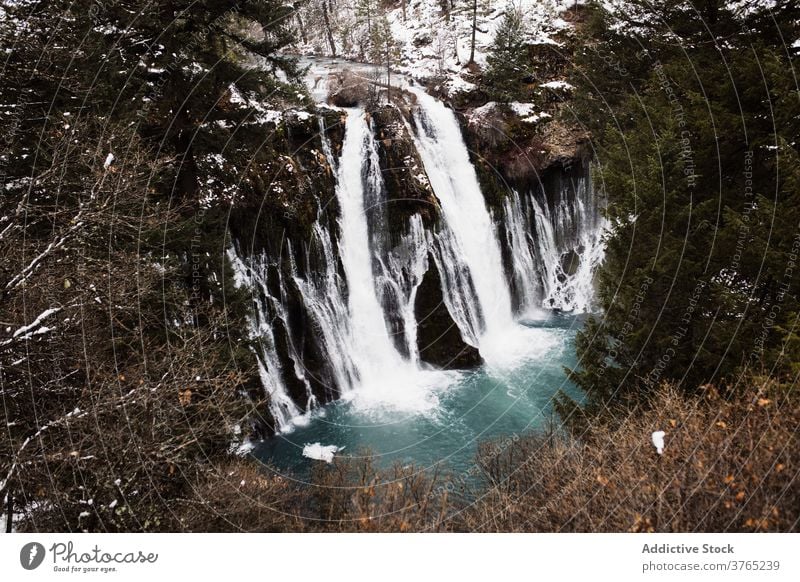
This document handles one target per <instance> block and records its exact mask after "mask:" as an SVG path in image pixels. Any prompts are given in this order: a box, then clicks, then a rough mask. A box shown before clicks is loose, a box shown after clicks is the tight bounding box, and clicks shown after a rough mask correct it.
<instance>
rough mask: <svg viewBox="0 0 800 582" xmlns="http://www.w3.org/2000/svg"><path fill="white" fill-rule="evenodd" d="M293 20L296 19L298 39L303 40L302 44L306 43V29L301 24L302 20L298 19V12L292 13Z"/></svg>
mask: <svg viewBox="0 0 800 582" xmlns="http://www.w3.org/2000/svg"><path fill="white" fill-rule="evenodd" d="M294 15H295V18H297V28H299V29H300V38H301V39H302V40H303V44H307V43H308V37H306V27H305V25H304V24H303V19H302V18H301V17H300V12H295V13H294Z"/></svg>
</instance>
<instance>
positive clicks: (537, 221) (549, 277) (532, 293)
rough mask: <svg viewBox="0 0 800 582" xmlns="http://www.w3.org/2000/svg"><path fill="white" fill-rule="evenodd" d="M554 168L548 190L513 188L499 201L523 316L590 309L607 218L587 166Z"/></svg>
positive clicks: (517, 297)
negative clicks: (597, 203)
mask: <svg viewBox="0 0 800 582" xmlns="http://www.w3.org/2000/svg"><path fill="white" fill-rule="evenodd" d="M558 172H559V173H558V174H557V177H558V179H557V180H555V181H554V183H551V184H550V192H549V194H548V192H546V191H544V190H542V189H534V190H531V191H529V192H526V193H524V194H520V193H519V192H518V191H517V190H513V189H512V190H511V192H510V193H509V195H508V197H507V198H506V199H505V200H504V203H503V213H502V214H503V216H502V218H501V220H502V222H501V224H503V225H504V226H505V234H506V245H507V247H508V249H509V250H510V255H511V266H512V276H513V280H514V289H515V295H516V299H517V302H518V307H517V311H518V313H520V314H521V315H523V316H525V315H526V314H531V313H536V312H538V311H540V310H541V309H558V310H560V311H567V312H575V313H582V312H586V311H589V310H590V309H591V308H592V298H593V296H594V288H593V275H594V272H595V270H596V268H597V267H598V265H599V264H600V262H601V261H602V259H603V249H604V247H603V241H602V233H603V231H604V228H605V221H604V219H603V218H602V216H601V215H600V213H599V211H598V208H597V205H596V202H595V201H594V200H593V196H594V194H593V192H592V189H591V180H590V176H589V172H588V168H587V167H582V168H580V170H579V171H575V170H570V171H569V172H566V171H562V170H560V169H559V170H558ZM564 174H568V178H569V179H564ZM548 198H553V199H554V200H552V201H549V200H548Z"/></svg>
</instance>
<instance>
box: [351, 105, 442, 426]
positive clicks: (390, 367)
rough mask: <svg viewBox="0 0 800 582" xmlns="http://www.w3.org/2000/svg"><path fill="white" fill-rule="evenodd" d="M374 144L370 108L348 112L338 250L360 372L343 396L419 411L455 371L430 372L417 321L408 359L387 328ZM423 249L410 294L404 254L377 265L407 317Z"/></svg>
mask: <svg viewBox="0 0 800 582" xmlns="http://www.w3.org/2000/svg"><path fill="white" fill-rule="evenodd" d="M375 148H376V145H375V138H374V135H373V133H372V131H371V129H370V127H369V125H368V123H367V120H366V116H365V114H364V112H363V111H361V110H358V109H353V110H350V111H348V115H347V122H346V126H345V136H344V145H343V147H342V155H341V162H340V165H339V171H338V174H337V188H336V193H337V198H338V200H339V206H340V210H341V217H340V221H339V226H340V230H341V241H340V243H339V247H340V252H341V259H342V264H343V265H344V271H345V274H346V276H347V282H348V288H349V290H350V292H349V295H348V310H349V317H350V338H349V340H350V341H349V345H348V346H347V349H349V350H350V353H351V354H353V358H354V360H355V364H356V368H357V370H358V376H359V377H358V381H357V383H356V384H355V385H352V386H350V387H348V388H347V389H346V390H344V391H343V397H344V398H345V399H348V400H352V401H353V402H354V403H355V404H356V405H357V406H361V407H363V408H365V409H378V408H391V409H394V410H403V411H413V412H420V411H424V410H429V409H433V408H435V407H436V405H437V402H438V400H437V399H436V395H435V391H436V390H437V389H438V388H441V387H444V386H446V385H448V384H449V383H450V381H451V379H452V377H453V374H452V373H445V372H438V371H432V370H424V369H422V368H421V367H420V366H419V364H418V361H417V360H418V358H417V356H416V352H417V347H416V337H415V336H414V331H415V329H416V323H414V324H408V325H407V326H405V331H404V333H407V334H408V338H409V339H407V340H406V341H405V342H402V343H403V344H404V345H405V346H406V348H407V350H408V351H409V354H408V356H407V357H406V356H404V355H403V354H402V353H401V352H400V351H399V350H398V347H397V345H396V343H395V341H394V340H393V338H392V336H391V334H390V331H389V328H388V326H387V321H386V317H385V314H384V311H383V309H382V306H381V302H380V301H379V298H378V292H377V287H376V283H377V282H378V281H376V277H375V275H374V273H375V270H376V269H375V268H374V267H373V258H374V253H373V250H374V245H373V244H371V240H370V235H369V223H368V220H367V217H368V216H369V214H370V212H369V209H368V208H366V207H365V200H370V201H372V202H373V204H381V203H382V202H383V200H382V198H381V192H382V191H383V183H382V182H383V179H382V177H381V173H380V166H379V165H378V159H377V152H376V149H375ZM365 162H366V163H365ZM421 226H422V225H421V223H419V221H417V222H416V223H412V224H411V225H410V234H409V238H407V239H406V241H405V244H406V245H419V244H420V242H421V240H420V239H421V236H420V235H421V232H420V231H421ZM401 249H402V244H401ZM424 249H425V247H424V246H423V247H422V248H421V249H420V248H419V247H417V248H415V249H413V253H414V254H413V255H411V256H414V257H415V260H414V261H413V263H414V264H415V265H414V266H415V267H416V268H415V269H412V276H413V277H414V279H413V280H412V282H411V287H412V288H411V289H409V288H408V287H409V286H408V285H405V287H406V292H403V291H402V290H401V289H402V287H403V286H404V285H403V280H404V277H403V276H402V270H403V269H402V267H401V266H400V265H399V264H398V263H402V262H404V261H403V260H402V259H403V254H404V253H393V254H392V255H391V256H392V257H394V258H393V259H392V258H390V259H389V260H387V261H384V262H382V263H380V260H379V259H377V258H376V261H377V262H379V263H380V267H379V268H378V269H377V270H378V271H379V272H380V271H382V272H383V279H384V282H386V283H388V285H389V287H390V288H395V289H396V290H397V291H398V293H397V297H398V303H399V304H398V306H397V308H398V309H400V311H401V312H402V315H401V318H402V319H403V320H404V321H406V322H408V321H409V320H410V319H413V297H414V289H415V287H416V285H418V284H419V280H420V279H421V275H422V273H424V270H425V267H426V265H425V264H424V259H420V258H419V256H420V255H419V253H420V251H421V250H424ZM406 258H407V257H406ZM411 337H413V338H414V341H413V343H412V342H411V341H410V338H411Z"/></svg>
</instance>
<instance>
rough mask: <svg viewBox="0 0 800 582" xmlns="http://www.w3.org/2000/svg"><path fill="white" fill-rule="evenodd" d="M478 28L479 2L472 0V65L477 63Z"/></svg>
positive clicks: (470, 55)
mask: <svg viewBox="0 0 800 582" xmlns="http://www.w3.org/2000/svg"><path fill="white" fill-rule="evenodd" d="M477 27H478V0H472V41H471V43H470V47H469V62H467V64H468V65H471V64H472V63H474V62H475V29H476V28H477Z"/></svg>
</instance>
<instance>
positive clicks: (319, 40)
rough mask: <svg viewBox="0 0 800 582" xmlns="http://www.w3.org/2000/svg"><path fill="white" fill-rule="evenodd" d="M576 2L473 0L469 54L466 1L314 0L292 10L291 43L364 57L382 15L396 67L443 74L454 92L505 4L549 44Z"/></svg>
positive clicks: (482, 57) (422, 75) (487, 43)
mask: <svg viewBox="0 0 800 582" xmlns="http://www.w3.org/2000/svg"><path fill="white" fill-rule="evenodd" d="M582 3H583V1H582V0H581V1H580V2H578V4H582ZM373 4H374V6H373ZM404 4H405V6H404ZM575 4H576V2H575V1H574V0H478V1H477V3H476V4H475V24H476V26H475V47H474V54H473V53H472V33H473V30H472V29H473V3H472V2H471V1H470V0H461V1H455V0H442V1H440V2H437V1H433V0H408V1H407V2H404V1H403V0H395V1H394V2H393V3H389V7H388V8H386V9H383V8H380V7H379V3H378V2H374V1H371V0H346V1H342V0H339V1H335V0H331V1H325V0H314V1H312V2H310V3H309V4H308V5H307V6H306V7H305V8H303V9H300V10H299V11H298V15H297V18H298V22H300V23H301V24H302V27H303V34H302V35H301V37H305V40H303V38H300V39H298V40H300V42H299V43H298V44H297V45H296V46H295V48H296V50H297V51H298V52H300V53H302V54H306V55H312V54H313V55H325V56H337V57H344V58H347V59H352V60H357V61H369V60H371V58H370V54H369V50H368V44H369V41H368V39H369V37H370V32H371V29H372V28H374V27H375V26H376V23H377V22H378V21H379V20H380V19H382V18H385V19H386V21H387V22H388V25H389V27H390V30H391V35H392V37H393V40H394V42H395V43H396V46H397V56H396V59H395V60H396V63H397V64H396V65H395V68H396V69H397V70H398V71H400V72H403V73H406V74H409V75H411V76H413V77H415V78H418V79H430V78H434V77H447V78H448V85H449V87H450V89H451V91H454V92H457V91H459V90H468V89H469V88H471V87H472V85H471V83H470V82H469V81H468V78H469V77H470V73H471V72H474V71H475V67H476V66H477V67H479V68H484V67H485V65H486V53H487V51H488V50H489V48H490V47H491V45H492V43H493V41H494V38H495V32H496V29H497V27H498V25H499V23H500V21H501V20H502V17H503V15H504V14H505V13H506V11H507V10H508V9H509V8H510V7H517V8H518V9H520V11H521V13H522V16H523V19H524V22H525V31H526V35H527V38H526V40H527V42H528V43H529V44H542V43H555V42H556V41H555V40H553V36H554V35H555V34H556V33H557V32H559V31H561V30H563V29H565V28H566V27H568V26H570V25H569V24H568V23H567V22H566V21H565V20H564V19H563V18H561V14H562V13H563V11H564V10H566V9H568V8H571V7H573V6H575ZM370 11H371V12H370ZM326 23H327V24H326ZM328 30H330V32H331V34H330V35H328V34H327V33H328ZM331 41H332V42H331ZM332 44H333V47H332V46H331V45H332ZM334 52H335V55H334ZM471 56H472V63H471V62H470V57H471Z"/></svg>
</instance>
